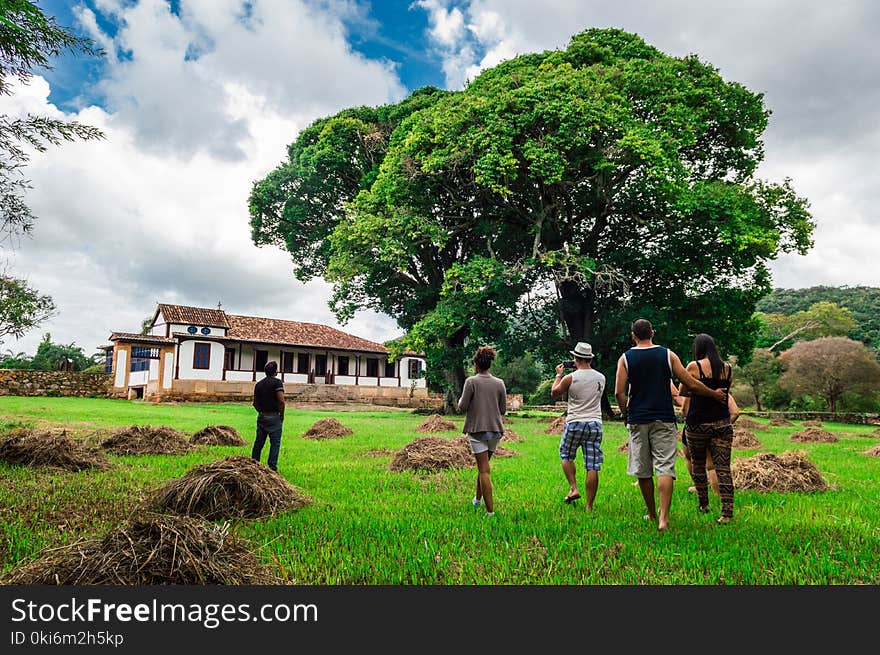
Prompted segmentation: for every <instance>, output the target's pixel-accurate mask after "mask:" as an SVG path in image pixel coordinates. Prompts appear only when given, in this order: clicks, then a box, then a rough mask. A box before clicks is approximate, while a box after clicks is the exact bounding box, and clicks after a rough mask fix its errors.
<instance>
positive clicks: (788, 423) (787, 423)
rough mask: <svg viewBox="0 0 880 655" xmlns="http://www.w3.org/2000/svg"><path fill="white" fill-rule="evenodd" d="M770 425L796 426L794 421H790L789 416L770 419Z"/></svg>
mask: <svg viewBox="0 0 880 655" xmlns="http://www.w3.org/2000/svg"><path fill="white" fill-rule="evenodd" d="M770 425H772V426H773V427H774V428H782V427H785V428H790V427H793V426H794V423H792V422H791V421H789V420H788V419H787V418H773V419H770Z"/></svg>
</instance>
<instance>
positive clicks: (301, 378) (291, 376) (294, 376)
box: [278, 373, 354, 384]
mask: <svg viewBox="0 0 880 655" xmlns="http://www.w3.org/2000/svg"><path fill="white" fill-rule="evenodd" d="M278 377H280V378H281V379H282V381H284V382H285V383H287V382H290V383H292V384H306V383H307V382H308V381H309V376H308V375H306V374H305V373H285V374H284V375H283V376H282V375H281V374H280V373H279V375H278ZM352 384H354V378H352Z"/></svg>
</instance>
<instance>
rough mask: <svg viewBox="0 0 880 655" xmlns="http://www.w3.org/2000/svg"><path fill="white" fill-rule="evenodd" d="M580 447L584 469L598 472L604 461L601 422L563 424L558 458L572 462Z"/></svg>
mask: <svg viewBox="0 0 880 655" xmlns="http://www.w3.org/2000/svg"><path fill="white" fill-rule="evenodd" d="M578 447H580V449H581V452H582V454H583V456H584V468H585V469H586V470H588V471H598V470H599V469H601V468H602V462H603V461H604V460H605V457H604V455H603V454H602V422H601V421H573V422H571V423H566V424H565V429H563V431H562V441H560V442H559V457H560V458H561V459H562V461H564V462H573V461H574V458H575V457H576V456H577V449H578Z"/></svg>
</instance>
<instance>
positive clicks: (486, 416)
mask: <svg viewBox="0 0 880 655" xmlns="http://www.w3.org/2000/svg"><path fill="white" fill-rule="evenodd" d="M458 409H459V411H462V412H465V411H466V412H467V415H466V416H465V419H464V429H463V432H467V433H468V434H471V433H474V432H499V433H502V434H503V433H504V424H503V423H502V422H501V415H502V414H504V412H506V411H507V389H506V388H505V386H504V381H503V380H501V379H499V378H496V377H495V376H493V375H492V374H490V373H477V374H476V375H472V376H471V377H469V378H468V379H467V380H465V381H464V388H462V390H461V400H459V401H458Z"/></svg>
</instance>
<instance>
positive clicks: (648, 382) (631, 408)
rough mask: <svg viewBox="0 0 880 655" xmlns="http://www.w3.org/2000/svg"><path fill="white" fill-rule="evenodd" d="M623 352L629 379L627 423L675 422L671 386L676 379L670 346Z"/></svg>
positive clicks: (631, 349)
mask: <svg viewBox="0 0 880 655" xmlns="http://www.w3.org/2000/svg"><path fill="white" fill-rule="evenodd" d="M623 356H624V358H625V359H626V377H627V380H628V381H629V405H628V412H627V419H626V420H627V423H628V424H629V425H637V424H639V423H652V422H653V421H662V422H664V423H675V411H674V410H673V409H672V393H671V392H670V390H669V382H670V381H671V380H672V370H671V368H670V366H669V350H667V349H666V348H664V347H663V346H657V345H654V346H651V347H650V348H630V349H629V350H627V351H626V352H625V353H623Z"/></svg>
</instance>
